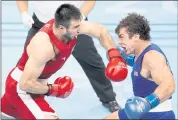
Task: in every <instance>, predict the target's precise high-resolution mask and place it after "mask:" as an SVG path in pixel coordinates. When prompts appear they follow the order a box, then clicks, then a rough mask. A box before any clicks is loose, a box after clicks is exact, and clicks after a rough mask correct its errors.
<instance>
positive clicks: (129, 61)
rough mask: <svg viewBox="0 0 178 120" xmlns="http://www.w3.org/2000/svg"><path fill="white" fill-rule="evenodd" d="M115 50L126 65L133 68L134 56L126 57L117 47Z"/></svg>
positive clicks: (121, 49) (122, 50)
mask: <svg viewBox="0 0 178 120" xmlns="http://www.w3.org/2000/svg"><path fill="white" fill-rule="evenodd" d="M117 49H118V50H119V51H120V53H121V57H122V59H123V60H125V62H126V64H127V65H129V66H131V67H133V65H134V59H135V55H128V54H127V53H126V52H125V51H124V49H123V48H121V47H119V46H117Z"/></svg>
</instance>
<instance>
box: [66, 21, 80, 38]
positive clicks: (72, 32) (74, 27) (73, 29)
mask: <svg viewBox="0 0 178 120" xmlns="http://www.w3.org/2000/svg"><path fill="white" fill-rule="evenodd" d="M80 22H81V21H80V20H72V21H71V24H70V26H69V28H67V29H66V31H65V33H64V34H63V37H64V38H65V39H67V40H70V39H74V38H75V37H76V36H77V35H78V34H79V27H80Z"/></svg>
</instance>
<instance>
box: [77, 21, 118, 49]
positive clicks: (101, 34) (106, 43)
mask: <svg viewBox="0 0 178 120" xmlns="http://www.w3.org/2000/svg"><path fill="white" fill-rule="evenodd" d="M79 32H80V34H87V35H89V36H92V37H95V38H98V39H99V41H100V44H101V45H102V46H103V47H104V48H105V49H106V50H109V49H111V48H116V46H115V43H114V41H113V39H112V37H111V35H110V34H109V32H108V30H107V28H106V27H104V26H102V25H99V24H96V23H93V22H88V21H82V22H81V25H80V30H79Z"/></svg>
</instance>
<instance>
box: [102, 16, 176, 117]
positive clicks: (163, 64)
mask: <svg viewBox="0 0 178 120" xmlns="http://www.w3.org/2000/svg"><path fill="white" fill-rule="evenodd" d="M115 32H116V34H118V36H119V45H120V46H121V48H122V49H124V51H125V54H127V55H128V56H129V55H133V54H134V55H135V57H132V58H133V59H134V60H129V61H133V63H130V64H131V65H132V67H133V70H132V73H131V77H132V84H133V93H134V96H133V97H131V98H129V99H128V100H127V101H126V103H125V108H123V109H120V110H119V111H116V112H114V113H112V114H110V115H108V116H107V117H105V119H150V120H153V119H175V114H174V112H173V110H172V106H171V98H172V94H173V93H174V91H175V80H174V77H173V74H172V71H171V68H170V66H169V62H168V60H167V58H166V55H165V54H164V53H163V51H162V50H161V49H160V48H159V46H157V45H156V44H153V43H151V41H150V26H149V24H148V21H147V19H146V18H145V17H144V16H141V15H139V14H136V13H131V14H129V15H128V16H127V17H125V18H124V19H122V20H121V22H120V23H119V25H118V26H117V28H116V30H115ZM119 50H120V49H119ZM122 52H123V51H122ZM126 63H127V61H126ZM128 65H129V64H128Z"/></svg>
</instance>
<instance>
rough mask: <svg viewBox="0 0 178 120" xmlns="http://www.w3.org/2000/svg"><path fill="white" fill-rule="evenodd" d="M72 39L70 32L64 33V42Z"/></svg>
mask: <svg viewBox="0 0 178 120" xmlns="http://www.w3.org/2000/svg"><path fill="white" fill-rule="evenodd" d="M70 40H72V37H71V35H70V33H66V34H64V35H63V42H64V43H68V42H69V41H70Z"/></svg>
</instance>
